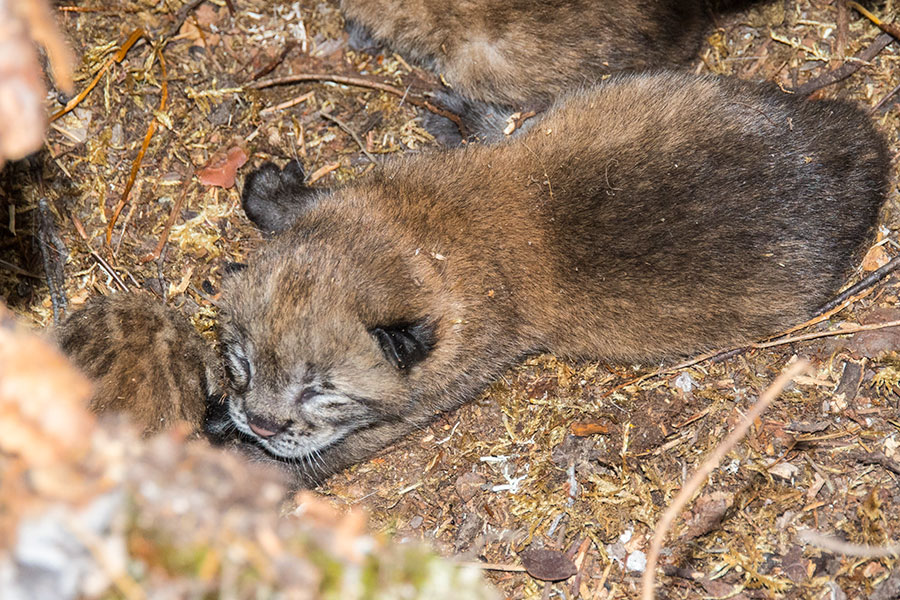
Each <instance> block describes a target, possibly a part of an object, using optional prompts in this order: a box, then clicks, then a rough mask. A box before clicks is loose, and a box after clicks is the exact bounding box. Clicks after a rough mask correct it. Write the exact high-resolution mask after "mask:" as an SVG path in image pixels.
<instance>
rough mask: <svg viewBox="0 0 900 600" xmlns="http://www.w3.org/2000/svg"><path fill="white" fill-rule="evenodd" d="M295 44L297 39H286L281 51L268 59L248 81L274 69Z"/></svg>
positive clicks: (263, 75)
mask: <svg viewBox="0 0 900 600" xmlns="http://www.w3.org/2000/svg"><path fill="white" fill-rule="evenodd" d="M296 46H297V40H288V42H287V43H286V44H285V45H284V48H282V49H281V52H279V53H278V56H276V57H275V58H273V59H272V60H271V61H269V63H268V64H266V65H263V67H262V68H261V69H260V70H258V71H257V72H256V73H254V74H253V75H252V76H251V77H250V81H256V80H257V79H259V78H260V77H265V76H266V75H268V74H269V73H271V72H272V71H274V70H275V68H276V67H277V66H278V65H280V64H281V63H283V62H284V59H285V58H287V55H288V54H290V52H291V50H293V49H294V48H295V47H296Z"/></svg>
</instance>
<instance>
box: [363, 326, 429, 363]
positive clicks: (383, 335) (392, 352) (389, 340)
mask: <svg viewBox="0 0 900 600" xmlns="http://www.w3.org/2000/svg"><path fill="white" fill-rule="evenodd" d="M369 333H370V334H372V337H374V338H375V341H376V342H378V345H379V346H380V347H381V351H382V353H384V357H385V358H386V359H387V360H388V362H389V363H391V364H392V365H394V367H396V368H397V369H400V370H406V369H409V368H410V367H412V366H413V365H415V364H417V363H420V362H422V361H423V360H425V359H426V358H427V357H428V355H429V354H430V353H431V351H432V350H433V349H434V344H435V341H436V337H435V332H434V326H433V325H431V324H429V323H428V322H427V321H419V322H418V323H402V324H396V325H390V326H385V327H373V328H372V329H370V330H369Z"/></svg>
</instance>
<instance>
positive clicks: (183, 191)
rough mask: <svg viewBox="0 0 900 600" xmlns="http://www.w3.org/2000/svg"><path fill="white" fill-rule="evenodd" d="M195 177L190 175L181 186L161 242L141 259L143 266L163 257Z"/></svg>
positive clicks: (160, 237) (160, 239)
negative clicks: (170, 233) (164, 249)
mask: <svg viewBox="0 0 900 600" xmlns="http://www.w3.org/2000/svg"><path fill="white" fill-rule="evenodd" d="M193 179H194V175H193V173H192V174H191V175H189V176H188V177H187V178H186V179H185V180H184V185H182V186H181V194H180V195H179V196H178V200H177V201H176V202H175V204H174V205H173V206H172V212H170V213H169V218H168V219H166V226H165V228H164V229H163V232H162V235H161V236H159V242H157V244H156V249H154V250H153V252H151V253H150V254H147V255H145V256H142V257H141V259H140V262H141V264H143V263H148V262H150V261H151V260H156V259H157V258H159V257H160V256H162V251H163V248H165V247H166V243H168V241H169V232H170V231H172V225H174V224H175V220H176V219H177V218H178V215H180V214H181V207H182V206H184V199H185V197H186V196H187V191H188V187H190V184H191V181H193Z"/></svg>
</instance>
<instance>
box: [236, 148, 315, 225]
mask: <svg viewBox="0 0 900 600" xmlns="http://www.w3.org/2000/svg"><path fill="white" fill-rule="evenodd" d="M304 180H305V174H304V173H303V168H302V167H301V166H300V163H298V162H297V161H294V160H292V161H291V162H289V163H288V164H287V165H285V167H284V168H283V169H279V168H278V166H277V165H275V164H274V163H266V164H264V165H263V166H261V167H260V168H259V169H257V170H256V171H254V172H253V173H251V174H250V175H249V176H248V177H247V180H246V181H245V182H244V190H243V193H242V194H241V201H242V203H243V206H244V212H245V213H246V214H247V218H249V219H250V220H251V221H253V223H254V224H255V225H256V226H257V227H259V228H260V229H261V230H262V231H264V232H266V233H278V232H280V231H284V230H285V229H287V228H288V227H290V226H291V223H293V222H294V220H295V218H296V217H297V215H298V214H299V213H300V212H301V211H302V210H303V209H304V208H306V206H307V205H308V204H309V201H310V200H311V198H312V196H313V195H314V194H315V190H314V189H313V188H310V187H309V186H307V185H306V183H305V182H304Z"/></svg>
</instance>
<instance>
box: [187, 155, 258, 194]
mask: <svg viewBox="0 0 900 600" xmlns="http://www.w3.org/2000/svg"><path fill="white" fill-rule="evenodd" d="M247 160H248V156H247V153H246V152H245V151H244V149H243V148H241V147H240V146H233V147H231V148H230V149H229V150H228V152H227V153H226V154H225V155H224V156H223V155H221V154H218V155H215V156H213V158H212V159H210V161H209V164H208V165H207V166H206V167H204V168H203V169H201V170H200V171H198V172H197V177H199V178H200V183H202V184H203V185H210V186H217V187H222V188H230V187H233V186H234V179H235V176H236V175H237V170H238V169H240V168H241V167H243V166H244V165H245V164H247Z"/></svg>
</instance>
